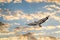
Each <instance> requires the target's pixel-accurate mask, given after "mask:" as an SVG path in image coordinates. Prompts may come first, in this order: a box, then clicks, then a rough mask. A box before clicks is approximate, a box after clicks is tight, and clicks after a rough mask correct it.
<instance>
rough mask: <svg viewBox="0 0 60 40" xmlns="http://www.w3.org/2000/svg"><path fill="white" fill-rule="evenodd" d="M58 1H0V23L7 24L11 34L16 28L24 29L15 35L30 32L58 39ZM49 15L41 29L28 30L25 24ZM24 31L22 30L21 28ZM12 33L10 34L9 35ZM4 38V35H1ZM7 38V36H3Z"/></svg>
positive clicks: (59, 27) (59, 16) (59, 24)
mask: <svg viewBox="0 0 60 40" xmlns="http://www.w3.org/2000/svg"><path fill="white" fill-rule="evenodd" d="M59 2H60V1H59V0H0V22H3V23H5V24H9V26H8V31H9V33H11V32H12V31H13V30H14V29H15V28H16V27H26V28H27V29H26V28H25V30H21V31H19V32H18V33H17V34H24V33H27V32H32V33H34V34H36V35H38V34H39V35H46V36H54V37H60V5H59V4H60V3H59ZM48 15H50V17H49V19H48V20H47V21H46V22H45V23H43V24H42V28H41V29H39V28H36V29H32V28H33V27H34V26H32V28H28V27H31V26H28V25H27V24H28V23H30V22H34V21H37V20H40V19H42V18H44V17H46V16H48ZM23 29H24V28H23ZM13 34H14V33H13V32H12V34H11V35H13ZM3 36H4V35H3ZM5 36H7V35H5Z"/></svg>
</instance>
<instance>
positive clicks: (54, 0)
mask: <svg viewBox="0 0 60 40" xmlns="http://www.w3.org/2000/svg"><path fill="white" fill-rule="evenodd" d="M25 1H26V2H28V3H32V2H36V3H39V2H56V3H60V1H59V0H25Z"/></svg>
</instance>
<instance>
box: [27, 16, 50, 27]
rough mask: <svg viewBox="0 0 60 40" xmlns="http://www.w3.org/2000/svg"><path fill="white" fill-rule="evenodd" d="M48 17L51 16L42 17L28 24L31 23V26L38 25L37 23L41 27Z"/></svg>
mask: <svg viewBox="0 0 60 40" xmlns="http://www.w3.org/2000/svg"><path fill="white" fill-rule="evenodd" d="M48 18H49V16H47V17H45V18H42V19H40V20H38V21H34V22H32V23H29V24H27V25H29V26H36V25H38V26H39V27H42V26H41V24H42V23H44V22H45V21H46V20H47V19H48Z"/></svg>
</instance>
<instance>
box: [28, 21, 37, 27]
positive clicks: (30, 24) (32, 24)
mask: <svg viewBox="0 0 60 40" xmlns="http://www.w3.org/2000/svg"><path fill="white" fill-rule="evenodd" d="M28 25H29V26H36V25H37V23H35V22H33V23H29V24H28Z"/></svg>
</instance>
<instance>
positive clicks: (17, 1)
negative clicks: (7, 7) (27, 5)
mask: <svg viewBox="0 0 60 40" xmlns="http://www.w3.org/2000/svg"><path fill="white" fill-rule="evenodd" d="M14 3H22V0H14Z"/></svg>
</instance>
